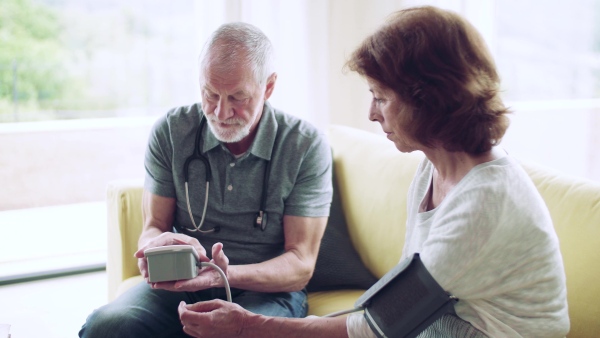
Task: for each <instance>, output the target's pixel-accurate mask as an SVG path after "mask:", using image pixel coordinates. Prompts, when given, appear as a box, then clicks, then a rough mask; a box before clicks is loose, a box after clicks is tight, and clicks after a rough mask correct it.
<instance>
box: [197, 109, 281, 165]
mask: <svg viewBox="0 0 600 338" xmlns="http://www.w3.org/2000/svg"><path fill="white" fill-rule="evenodd" d="M202 114H204V111H202ZM204 118H206V117H204ZM202 134H203V136H202V153H206V152H207V151H209V150H212V149H213V148H215V147H216V146H218V145H220V144H221V141H219V140H217V138H216V137H215V135H214V134H213V133H212V131H211V130H210V127H208V125H205V126H204V130H203V131H202ZM276 135H277V120H276V119H275V111H274V110H273V107H272V106H271V104H270V103H269V102H265V105H264V107H263V111H262V116H261V118H260V122H258V132H257V133H256V137H255V138H254V141H252V145H250V148H249V149H248V152H249V153H251V154H252V155H254V156H256V157H260V158H262V159H265V160H271V155H272V152H273V146H274V144H275V136H276Z"/></svg>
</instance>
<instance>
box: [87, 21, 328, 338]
mask: <svg viewBox="0 0 600 338" xmlns="http://www.w3.org/2000/svg"><path fill="white" fill-rule="evenodd" d="M272 62H273V61H272V46H271V43H270V41H269V40H268V38H267V37H266V36H265V35H264V34H263V33H262V32H261V31H260V30H259V29H257V28H256V27H254V26H252V25H249V24H245V23H232V24H226V25H223V26H221V27H220V28H219V29H218V30H217V31H215V32H214V33H213V35H212V36H211V38H210V39H209V41H208V42H207V44H206V46H205V47H204V50H203V52H202V55H201V57H200V88H201V95H202V103H201V104H194V105H191V106H185V107H178V108H175V109H172V110H170V111H169V112H168V113H167V114H166V115H165V116H163V117H162V118H160V119H159V120H158V122H157V123H156V124H155V125H154V128H153V130H152V132H151V135H150V138H149V144H148V149H147V152H146V159H145V168H146V178H145V183H144V194H143V205H142V207H143V215H144V227H143V231H142V234H141V236H140V239H139V250H138V251H137V252H136V254H135V256H136V257H137V258H138V260H139V267H140V271H141V273H142V275H143V276H144V277H145V278H146V282H144V283H141V284H139V285H137V286H135V287H133V288H132V289H130V290H128V291H127V292H126V293H124V294H123V295H121V296H120V297H119V298H117V299H116V300H115V301H114V302H112V303H110V304H108V305H106V306H104V307H102V308H100V309H98V310H96V311H94V312H93V313H92V314H91V315H90V316H89V317H88V319H87V322H86V323H85V324H84V326H83V327H82V329H81V331H80V333H79V335H80V337H178V336H186V335H185V333H184V332H183V329H182V325H181V323H180V319H179V316H178V312H177V307H178V305H179V303H180V302H182V301H184V302H186V303H196V302H201V301H206V300H211V299H223V298H224V297H225V290H224V289H223V280H222V279H221V277H220V275H219V274H218V273H217V272H216V271H215V270H213V269H210V268H208V269H201V270H199V275H198V276H197V277H195V278H193V279H189V280H183V281H176V282H160V283H150V282H148V268H147V260H146V259H145V257H144V251H145V250H146V249H149V248H153V247H159V246H164V245H173V244H189V245H192V246H194V247H195V248H196V251H197V252H198V253H199V256H200V260H201V261H209V260H210V259H212V260H213V261H214V262H215V263H216V264H217V265H219V266H220V267H222V268H223V270H225V273H226V275H227V279H228V281H229V284H230V285H231V288H232V289H231V291H232V295H233V301H234V302H235V303H237V304H239V305H240V306H242V307H243V308H245V309H247V310H249V311H251V312H253V313H256V314H262V315H269V316H280V317H303V316H305V315H306V311H307V302H306V291H305V290H304V286H305V285H306V284H307V282H308V281H309V279H310V278H311V276H312V273H313V270H314V266H315V261H316V258H317V253H318V249H319V244H320V240H321V237H322V236H323V232H324V229H325V225H326V222H327V216H328V215H329V207H330V203H331V196H332V187H331V151H330V147H329V144H328V143H327V141H326V138H325V137H324V135H323V134H322V133H320V132H319V131H317V130H316V129H315V128H314V127H313V126H311V125H310V124H308V123H307V122H305V121H302V120H300V119H298V118H296V117H293V116H290V115H287V114H285V113H283V112H281V111H279V110H276V109H274V108H273V107H272V106H271V105H270V104H269V103H268V102H267V100H268V99H269V97H270V96H271V94H272V93H273V90H274V88H275V82H276V80H277V74H276V73H275V72H273V64H272ZM205 248H210V250H209V251H210V252H207V250H206V249H205ZM225 251H226V252H227V256H226V255H225V253H224V252H225Z"/></svg>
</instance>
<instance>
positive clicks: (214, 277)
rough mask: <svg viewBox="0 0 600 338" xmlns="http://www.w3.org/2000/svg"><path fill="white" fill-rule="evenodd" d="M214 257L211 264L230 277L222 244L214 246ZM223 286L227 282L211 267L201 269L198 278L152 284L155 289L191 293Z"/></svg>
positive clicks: (227, 261) (227, 259) (227, 260)
mask: <svg viewBox="0 0 600 338" xmlns="http://www.w3.org/2000/svg"><path fill="white" fill-rule="evenodd" d="M212 257H213V259H212V260H211V261H210V262H211V263H214V264H215V265H217V266H218V267H219V268H221V270H223V272H224V273H225V276H228V275H227V268H228V267H229V258H227V256H225V252H223V244H222V243H215V245H213V247H212ZM223 286H225V282H224V281H223V278H222V277H221V274H220V273H218V272H217V271H216V270H215V269H213V268H211V267H203V268H202V269H200V272H199V274H198V276H196V277H195V278H192V279H188V280H180V281H174V282H160V283H153V284H152V288H154V289H164V290H169V291H191V292H194V291H199V290H204V289H209V288H215V287H223Z"/></svg>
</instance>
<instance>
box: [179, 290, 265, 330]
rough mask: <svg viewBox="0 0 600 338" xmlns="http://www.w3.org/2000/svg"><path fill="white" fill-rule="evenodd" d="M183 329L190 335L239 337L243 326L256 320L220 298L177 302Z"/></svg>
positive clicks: (243, 310)
mask: <svg viewBox="0 0 600 338" xmlns="http://www.w3.org/2000/svg"><path fill="white" fill-rule="evenodd" d="M178 311H179V319H180V320H181V324H182V325H183V331H184V332H185V333H187V334H189V335H190V336H192V337H202V338H206V337H219V338H220V337H239V336H242V335H243V333H244V328H245V327H246V326H248V325H251V324H250V322H253V321H256V320H257V319H258V317H259V315H256V314H253V313H251V312H249V311H247V310H245V309H244V308H242V307H241V306H239V305H237V304H235V303H229V302H226V301H223V300H220V299H215V300H211V301H207V302H199V303H195V304H187V305H186V304H185V302H181V303H180V304H179V308H178Z"/></svg>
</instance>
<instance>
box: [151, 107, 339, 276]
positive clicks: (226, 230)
mask: <svg viewBox="0 0 600 338" xmlns="http://www.w3.org/2000/svg"><path fill="white" fill-rule="evenodd" d="M202 114H203V112H202V108H201V106H200V104H199V103H198V104H194V105H191V106H184V107H178V108H175V109H172V110H170V111H169V112H168V113H167V114H166V115H165V116H163V117H161V118H160V119H159V120H158V121H157V122H156V123H155V125H154V127H153V129H152V131H151V133H150V138H149V142H148V148H147V150H146V157H145V169H146V177H145V182H144V188H145V189H146V190H148V191H149V192H151V193H153V194H156V195H160V196H164V197H172V198H176V199H177V208H176V211H175V217H174V224H173V225H174V227H175V230H176V231H178V232H182V233H185V234H187V235H190V236H193V237H196V238H197V239H198V240H199V241H200V243H201V244H202V245H203V246H204V247H205V249H206V250H207V253H208V254H209V256H210V250H211V247H212V245H213V244H214V243H216V242H222V243H223V245H224V247H223V248H224V250H225V253H226V254H227V256H228V257H229V260H230V264H251V263H257V262H262V261H265V260H268V259H271V258H273V257H276V256H279V255H281V254H282V253H283V252H284V234H283V215H292V216H306V217H324V216H329V208H330V204H331V197H332V193H333V190H332V184H331V168H332V167H331V161H332V160H331V148H330V146H329V143H328V141H327V139H326V137H325V135H324V134H323V133H322V132H320V131H318V130H317V129H316V128H315V127H313V126H312V125H311V124H309V123H308V122H306V121H303V120H300V119H298V118H296V117H294V116H291V115H288V114H285V113H283V112H281V111H279V110H276V109H273V108H272V107H271V105H270V104H269V103H266V104H265V106H264V109H263V114H262V117H261V120H260V122H259V125H258V132H257V135H256V138H255V139H254V142H253V143H252V145H251V146H250V149H249V150H248V151H247V152H246V154H244V155H243V156H241V157H240V158H237V159H236V158H235V157H234V156H233V155H232V154H231V153H230V152H229V150H227V148H226V147H225V146H224V145H223V144H221V142H219V141H218V140H217V139H216V138H215V136H214V134H213V133H212V132H211V131H210V128H209V127H208V125H206V124H205V126H204V127H203V130H202V134H201V141H200V147H201V151H200V152H201V153H202V154H203V155H204V156H206V158H207V159H208V161H209V162H210V167H211V171H212V180H211V182H210V188H209V196H208V209H207V212H206V220H205V222H204V225H203V226H202V230H208V229H212V228H213V227H215V226H219V227H220V231H219V232H217V233H208V234H201V233H198V232H190V231H187V230H185V228H190V229H193V227H194V226H193V224H192V222H191V220H190V216H189V213H188V211H187V205H186V197H185V187H184V182H185V180H184V168H183V167H184V163H185V161H186V159H187V158H188V157H189V156H190V155H192V153H193V152H194V142H195V138H196V132H197V130H198V127H199V124H200V117H201V116H202ZM268 161H270V165H271V169H270V175H269V177H268V190H267V200H266V208H265V209H266V212H267V213H268V223H267V226H266V229H265V230H264V231H262V230H261V229H260V228H256V227H254V220H255V217H256V213H257V212H258V210H259V209H260V202H261V194H262V189H263V181H264V172H265V169H266V167H267V162H268ZM205 170H206V169H205V168H204V165H203V164H202V162H201V161H193V162H191V164H190V166H189V178H188V188H189V195H190V204H191V208H192V212H193V214H194V218H195V221H196V225H199V224H200V219H201V217H202V210H203V206H204V197H205V192H206V178H205V176H206V174H205Z"/></svg>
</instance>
